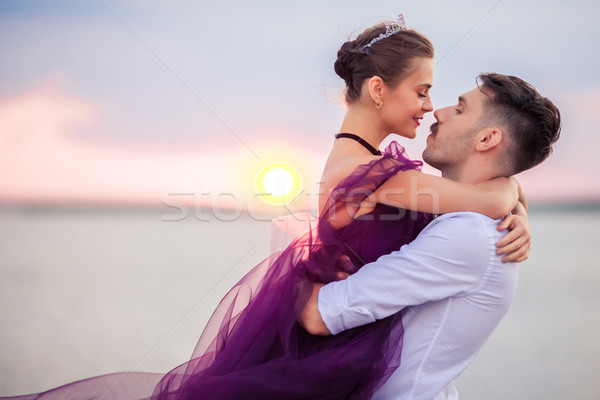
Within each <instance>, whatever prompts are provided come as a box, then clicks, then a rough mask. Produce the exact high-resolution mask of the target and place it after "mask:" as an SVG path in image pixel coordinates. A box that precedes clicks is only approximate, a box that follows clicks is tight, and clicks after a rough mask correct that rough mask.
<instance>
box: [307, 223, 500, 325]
mask: <svg viewBox="0 0 600 400" xmlns="http://www.w3.org/2000/svg"><path fill="white" fill-rule="evenodd" d="M482 217H483V216H479V215H478V214H475V213H452V214H446V215H443V216H441V217H439V218H437V219H436V220H434V221H433V222H431V223H430V224H429V225H428V226H427V227H426V228H425V229H424V230H423V231H422V232H421V234H420V235H419V236H418V237H417V238H416V239H415V240H414V241H412V242H411V243H409V244H407V245H404V246H402V248H401V249H400V250H399V251H395V252H393V253H391V254H387V255H384V256H382V257H380V258H379V259H378V260H377V261H375V262H372V263H369V264H367V265H365V266H363V267H362V268H361V269H360V270H359V271H358V272H356V273H355V274H353V275H351V276H349V277H348V278H347V279H345V280H343V281H338V282H332V283H330V284H327V285H325V286H324V287H322V288H321V290H320V291H319V295H318V308H319V312H320V314H321V317H322V319H323V321H324V322H325V325H326V326H327V328H328V329H329V331H330V332H331V333H332V334H334V335H335V334H337V333H339V332H342V331H344V330H346V329H350V328H354V327H356V326H360V325H364V324H368V323H371V322H373V321H375V320H377V319H381V318H385V317H388V316H390V315H392V314H395V313H397V312H398V311H400V310H402V308H404V307H406V306H411V305H418V304H422V303H425V302H428V301H436V300H441V299H444V298H448V297H457V296H464V295H466V294H468V293H469V292H471V291H473V290H475V289H476V288H477V287H478V286H479V285H480V284H481V283H482V280H483V279H484V276H485V275H486V270H487V267H488V265H489V261H490V260H489V258H490V246H492V244H491V243H490V238H489V236H488V234H487V231H486V228H485V227H484V225H483V222H482V221H481V218H482ZM492 253H494V252H492Z"/></svg>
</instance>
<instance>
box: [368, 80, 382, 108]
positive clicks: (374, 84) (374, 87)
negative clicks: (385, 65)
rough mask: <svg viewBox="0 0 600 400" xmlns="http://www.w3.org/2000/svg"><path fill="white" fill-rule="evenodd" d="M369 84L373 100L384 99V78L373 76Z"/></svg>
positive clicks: (376, 101)
mask: <svg viewBox="0 0 600 400" xmlns="http://www.w3.org/2000/svg"><path fill="white" fill-rule="evenodd" d="M367 85H368V86H369V96H370V97H371V100H373V101H374V102H375V103H378V102H380V101H383V87H384V83H383V79H381V78H380V77H378V76H377V75H376V76H373V77H371V78H370V79H369V80H368V81H367Z"/></svg>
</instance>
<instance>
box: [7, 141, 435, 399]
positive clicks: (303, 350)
mask: <svg viewBox="0 0 600 400" xmlns="http://www.w3.org/2000/svg"><path fill="white" fill-rule="evenodd" d="M420 167H421V162H419V161H412V160H409V159H408V158H407V157H406V156H405V152H404V149H403V148H402V147H401V146H400V145H398V144H397V143H395V142H392V143H391V144H390V146H389V147H388V148H387V149H386V151H385V152H384V155H383V157H382V158H381V159H378V160H374V161H372V162H371V163H369V164H365V165H361V166H359V167H357V168H356V169H355V170H354V172H353V173H352V174H351V175H350V176H349V177H347V178H345V179H344V180H343V181H342V182H340V183H339V184H338V186H337V187H336V188H335V189H334V190H333V192H332V193H331V195H330V197H329V199H328V201H327V203H326V205H325V207H324V211H323V213H322V215H321V216H320V217H319V220H318V222H317V224H316V226H314V227H313V228H312V229H311V230H310V231H309V232H307V233H306V234H303V235H300V236H299V237H297V238H296V239H295V240H294V241H293V242H292V243H291V244H290V245H289V246H288V247H287V248H286V249H285V250H284V251H282V252H279V253H275V254H273V255H271V256H270V257H269V258H267V259H266V260H264V261H263V262H262V263H261V264H259V265H258V266H256V267H255V268H254V269H252V270H251V271H250V272H249V273H248V274H247V275H246V276H245V277H244V278H242V280H241V281H240V282H238V283H237V284H236V285H235V286H234V287H233V288H232V289H231V290H230V291H229V293H227V295H226V296H225V297H224V298H223V300H222V301H221V303H220V304H219V306H218V307H217V309H216V310H215V312H214V314H213V315H212V317H211V319H210V320H209V322H208V324H207V326H206V328H205V329H204V331H203V333H202V335H201V337H200V340H199V341H198V344H197V346H196V348H195V350H194V352H193V354H192V357H191V360H190V361H188V362H186V363H184V364H182V365H180V366H178V367H177V368H175V369H173V370H172V371H170V372H168V373H167V374H165V375H162V376H161V375H159V374H145V373H139V372H135V373H133V372H132V373H121V374H111V375H104V376H100V377H96V378H90V379H87V380H84V381H79V382H74V383H71V384H68V385H65V386H62V387H60V388H57V389H53V390H51V391H48V392H45V393H41V394H37V395H29V396H21V397H15V398H19V399H65V398H69V399H152V400H167V399H168V400H175V399H177V400H188V399H220V400H224V399H236V400H238V399H261V400H262V399H282V400H283V399H369V398H370V397H371V395H372V393H373V391H374V390H376V389H377V388H378V387H379V386H380V385H382V384H383V383H384V382H385V380H386V379H387V378H388V377H389V376H390V375H391V373H392V372H393V371H394V370H395V369H396V368H397V367H398V366H399V365H400V354H401V348H402V337H403V332H404V331H403V328H402V322H401V316H400V314H398V315H393V316H391V317H388V318H386V319H383V320H379V321H376V322H374V323H372V324H369V325H365V326H361V327H357V328H354V329H351V330H348V331H346V332H342V333H340V334H338V335H335V336H327V337H321V336H313V335H310V334H308V333H307V332H306V331H305V330H304V329H303V328H302V327H301V326H300V325H299V324H298V323H297V317H298V314H299V312H300V311H301V310H302V309H303V307H304V305H305V304H306V301H307V300H308V297H309V296H310V293H311V291H312V284H313V282H321V283H328V282H332V281H335V280H337V279H338V275H337V274H338V272H340V271H344V272H347V273H354V272H356V271H357V270H358V269H359V268H360V267H361V266H363V265H364V264H365V263H368V262H371V261H374V260H376V259H377V258H378V257H379V256H381V255H383V254H387V253H390V252H392V251H395V250H398V249H399V248H400V247H401V246H402V245H403V244H406V243H408V242H410V241H411V240H413V239H414V238H415V237H416V236H417V234H418V233H419V232H420V231H421V230H422V229H423V228H424V227H425V225H426V224H427V223H429V221H430V220H431V217H430V216H429V215H426V214H423V213H417V212H412V211H406V210H403V209H398V208H394V207H388V206H385V205H382V204H377V205H376V206H375V208H374V209H373V210H371V211H370V212H368V213H366V214H362V212H359V210H360V205H361V202H362V201H363V200H365V199H366V198H367V197H368V196H369V195H370V194H371V193H373V192H374V191H375V190H376V189H377V188H378V187H379V186H381V185H382V184H383V183H384V182H385V181H386V180H387V179H388V178H389V177H391V176H393V175H394V174H396V173H397V172H398V171H403V170H409V169H419V168H420ZM361 214H362V215H361Z"/></svg>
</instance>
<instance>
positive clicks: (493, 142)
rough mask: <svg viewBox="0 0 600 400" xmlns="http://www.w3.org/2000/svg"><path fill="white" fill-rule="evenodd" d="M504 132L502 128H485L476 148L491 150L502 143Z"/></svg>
mask: <svg viewBox="0 0 600 400" xmlns="http://www.w3.org/2000/svg"><path fill="white" fill-rule="evenodd" d="M502 138H503V132H502V130H501V129H500V128H497V127H490V128H485V129H483V130H482V131H481V134H480V136H479V140H478V141H477V145H476V146H475V150H477V151H482V152H483V151H490V150H493V149H495V148H497V146H498V145H499V144H500V143H502Z"/></svg>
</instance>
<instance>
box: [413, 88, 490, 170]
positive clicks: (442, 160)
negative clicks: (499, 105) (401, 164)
mask: <svg viewBox="0 0 600 400" xmlns="http://www.w3.org/2000/svg"><path fill="white" fill-rule="evenodd" d="M485 99H486V95H485V94H484V93H483V92H482V91H481V90H480V89H479V88H478V87H476V88H474V89H473V90H470V91H468V92H466V93H463V94H462V95H461V96H459V97H458V103H457V104H456V105H453V106H449V107H446V108H442V109H438V110H436V111H435V112H434V113H433V115H434V116H435V119H436V120H437V122H436V123H434V124H433V125H431V135H429V136H428V137H427V147H426V148H425V150H424V151H423V160H425V162H426V163H427V164H429V165H431V166H432V167H435V168H437V169H439V170H440V171H442V172H444V169H448V168H452V167H454V168H456V167H458V166H460V165H461V164H462V163H463V162H464V161H465V160H466V159H467V158H469V156H470V155H471V154H472V152H473V150H474V148H475V145H476V142H477V141H476V135H477V133H478V132H479V130H480V128H481V126H480V117H481V114H482V112H483V106H484V103H483V102H484V100H485Z"/></svg>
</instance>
